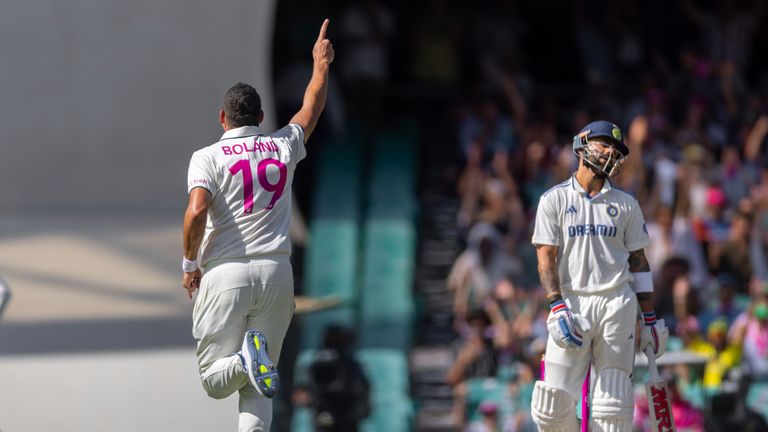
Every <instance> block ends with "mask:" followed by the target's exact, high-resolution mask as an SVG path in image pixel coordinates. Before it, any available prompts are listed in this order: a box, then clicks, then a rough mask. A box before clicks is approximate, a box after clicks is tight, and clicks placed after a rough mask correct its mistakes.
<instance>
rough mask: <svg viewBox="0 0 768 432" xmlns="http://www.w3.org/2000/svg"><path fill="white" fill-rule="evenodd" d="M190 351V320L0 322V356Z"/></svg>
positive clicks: (191, 340)
mask: <svg viewBox="0 0 768 432" xmlns="http://www.w3.org/2000/svg"><path fill="white" fill-rule="evenodd" d="M172 347H189V349H190V352H192V351H193V350H194V347H195V340H194V339H193V338H192V318H191V317H178V316H177V317H169V318H148V319H142V320H137V319H130V320H128V319H114V320H88V321H49V322H30V323H25V322H9V323H0V355H23V354H51V353H74V352H80V353H82V352H97V351H126V350H150V349H165V348H172Z"/></svg>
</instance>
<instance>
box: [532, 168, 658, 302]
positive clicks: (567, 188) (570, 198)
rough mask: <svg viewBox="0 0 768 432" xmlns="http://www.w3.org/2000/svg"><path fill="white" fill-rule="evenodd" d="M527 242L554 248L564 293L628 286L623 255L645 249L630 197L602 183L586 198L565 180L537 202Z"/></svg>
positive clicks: (642, 225)
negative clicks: (529, 239) (592, 195)
mask: <svg viewBox="0 0 768 432" xmlns="http://www.w3.org/2000/svg"><path fill="white" fill-rule="evenodd" d="M532 242H533V244H535V245H551V246H559V250H558V256H557V262H558V273H559V275H560V289H561V290H563V292H564V293H565V292H568V291H572V292H577V293H594V292H599V291H604V290H609V289H613V288H616V287H618V286H620V285H622V284H623V283H626V282H629V281H631V279H632V274H631V273H630V271H629V264H628V263H627V259H628V258H629V252H630V251H636V250H639V249H643V248H645V247H646V246H648V244H649V238H648V231H647V230H646V228H645V220H644V218H643V213H642V211H641V210H640V204H639V203H638V202H637V199H636V198H635V196H634V195H632V194H630V193H628V192H625V191H623V190H621V189H618V188H616V187H615V186H612V185H611V183H610V182H609V181H608V180H606V181H605V185H604V186H603V189H602V190H601V191H600V193H599V194H597V195H596V196H594V197H592V198H590V197H589V195H587V193H586V191H585V190H584V188H582V187H581V185H580V184H579V182H577V181H576V179H575V178H574V177H571V178H570V179H568V180H566V181H564V182H562V183H560V184H558V185H556V186H555V187H553V188H551V189H550V190H548V191H546V192H544V194H543V195H542V196H541V198H540V199H539V206H538V209H537V210H536V226H535V228H534V231H533V241H532Z"/></svg>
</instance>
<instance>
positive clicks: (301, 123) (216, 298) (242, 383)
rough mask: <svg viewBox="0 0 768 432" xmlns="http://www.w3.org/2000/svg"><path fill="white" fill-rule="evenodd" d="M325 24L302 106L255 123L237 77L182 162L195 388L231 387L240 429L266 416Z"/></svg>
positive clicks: (285, 311)
mask: <svg viewBox="0 0 768 432" xmlns="http://www.w3.org/2000/svg"><path fill="white" fill-rule="evenodd" d="M327 29H328V20H325V21H324V22H323V25H322V27H321V29H320V33H319V35H318V38H317V41H316V42H315V45H314V48H313V50H312V57H313V60H314V65H313V72H312V77H311V78H310V81H309V85H308V86H307V89H306V92H305V93H304V101H303V105H302V107H301V109H300V110H299V111H298V112H297V113H296V115H294V116H293V118H292V119H291V121H290V122H289V124H288V125H287V126H285V127H284V128H282V129H280V130H278V131H276V132H274V133H272V134H268V133H266V132H265V131H263V130H261V129H260V127H259V125H260V124H261V123H262V120H263V119H264V112H263V111H262V110H261V98H260V96H259V94H258V93H257V92H256V90H255V89H254V88H253V87H251V86H250V85H247V84H243V83H238V84H236V85H234V86H233V87H232V88H230V89H229V90H228V91H227V93H226V95H225V96H224V103H223V106H222V109H221V111H220V113H219V122H220V123H221V126H222V128H223V129H224V135H222V137H221V139H220V140H219V141H218V142H216V143H214V144H212V145H210V146H208V147H205V148H203V149H200V150H198V151H196V152H195V153H194V154H193V155H192V159H191V161H190V163H189V173H188V179H187V183H188V184H187V189H188V191H189V205H188V207H187V210H186V213H185V215H184V233H183V242H184V251H183V252H184V257H183V260H182V270H183V279H182V285H183V286H184V288H186V290H187V292H188V295H189V298H190V299H191V298H192V293H193V292H194V291H195V290H196V289H198V288H199V290H200V292H199V294H198V295H197V298H196V299H195V306H194V311H193V317H192V319H193V322H192V334H193V336H194V337H195V339H196V340H197V361H198V366H199V370H200V378H201V380H202V384H203V388H204V389H205V391H206V393H208V395H209V396H210V397H212V398H216V399H221V398H225V397H227V396H229V395H231V394H233V393H235V392H238V393H239V396H240V403H239V411H240V414H239V430H240V431H241V432H246V431H268V430H269V429H270V424H271V422H272V400H271V398H272V397H273V396H274V395H275V394H276V393H277V390H278V388H279V383H280V381H279V376H278V374H277V370H276V368H275V365H276V363H277V360H278V359H279V357H280V349H281V348H282V344H283V338H284V337H285V334H286V332H287V330H288V325H289V324H290V321H291V318H292V316H293V311H294V293H293V269H292V268H291V262H290V254H291V243H290V238H289V235H288V227H289V225H290V218H291V183H292V182H293V176H294V171H295V170H296V164H297V163H298V162H299V161H301V160H302V159H303V158H304V157H305V156H306V149H305V143H306V141H307V139H308V138H309V136H310V134H312V131H313V130H314V129H315V126H316V125H317V121H318V119H319V117H320V113H321V112H322V111H323V108H324V106H325V100H326V96H327V91H328V69H329V67H330V64H331V62H332V61H333V58H334V51H333V46H332V45H331V42H330V41H329V40H328V39H327V38H326V31H327ZM198 251H199V252H200V254H199V255H200V256H199V262H200V265H199V266H198ZM203 270H204V271H203Z"/></svg>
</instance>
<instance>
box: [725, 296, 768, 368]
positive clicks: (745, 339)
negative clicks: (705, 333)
mask: <svg viewBox="0 0 768 432" xmlns="http://www.w3.org/2000/svg"><path fill="white" fill-rule="evenodd" d="M734 327H735V329H734V331H733V337H732V338H733V340H734V344H739V343H741V344H742V345H743V353H744V368H745V369H746V372H747V373H748V374H750V375H751V376H752V377H753V378H754V379H766V378H768V303H766V301H765V300H764V299H760V300H759V301H758V302H757V303H755V304H753V305H752V307H751V308H750V309H749V310H748V311H747V312H745V313H744V314H742V315H741V316H739V318H738V319H737V320H736V323H735V324H734Z"/></svg>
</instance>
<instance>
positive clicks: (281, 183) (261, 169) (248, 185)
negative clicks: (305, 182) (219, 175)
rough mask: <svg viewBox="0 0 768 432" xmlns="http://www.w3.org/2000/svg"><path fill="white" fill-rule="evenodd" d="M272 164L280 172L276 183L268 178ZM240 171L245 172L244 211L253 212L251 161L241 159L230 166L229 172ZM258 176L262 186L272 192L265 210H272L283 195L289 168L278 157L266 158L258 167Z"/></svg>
mask: <svg viewBox="0 0 768 432" xmlns="http://www.w3.org/2000/svg"><path fill="white" fill-rule="evenodd" d="M270 165H275V166H276V167H277V170H278V171H279V173H280V177H278V179H277V182H276V183H270V182H269V178H267V167H268V166H270ZM240 171H242V172H243V211H244V212H245V213H253V172H252V171H251V163H250V162H249V161H248V160H247V159H241V160H239V161H237V162H235V164H234V165H232V166H231V167H229V172H230V173H231V174H232V175H236V174H237V173H238V172H240ZM256 176H257V177H258V181H259V184H260V185H261V187H262V188H264V190H265V191H267V192H272V198H271V199H270V200H269V205H267V207H265V210H271V209H272V207H274V206H275V203H276V202H277V200H279V199H280V197H281V196H283V191H284V189H285V182H286V180H287V179H288V168H287V167H286V166H285V164H284V163H282V162H280V161H279V160H277V159H264V160H262V161H261V162H259V165H258V166H257V167H256Z"/></svg>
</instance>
